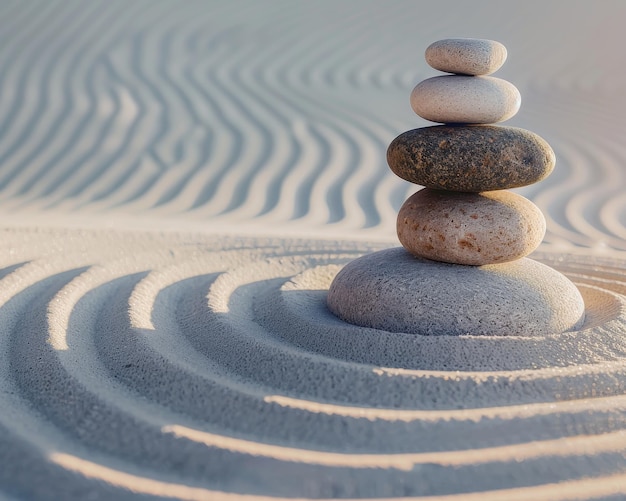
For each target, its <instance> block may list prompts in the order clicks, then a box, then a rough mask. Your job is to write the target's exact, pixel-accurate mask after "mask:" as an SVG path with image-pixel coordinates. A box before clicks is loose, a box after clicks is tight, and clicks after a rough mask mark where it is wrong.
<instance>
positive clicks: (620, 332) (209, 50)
mask: <svg viewBox="0 0 626 501" xmlns="http://www.w3.org/2000/svg"><path fill="white" fill-rule="evenodd" d="M625 18H626V4H624V3H623V2H621V1H613V2H611V1H604V2H582V1H569V0H567V1H565V0H560V1H559V0H557V1H553V2H549V3H548V2H538V1H525V2H516V3H513V2H497V1H492V2H486V1H474V2H452V1H437V2H424V1H418V2H415V1H390V2H368V1H357V0H351V1H343V2H330V1H318V2H306V3H305V2H293V1H291V0H289V1H287V0H285V1H276V0H273V1H266V2H256V1H249V2H242V1H235V2H217V1H216V2H184V3H183V2H163V1H134V2H125V1H90V2H73V1H58V2H56V1H55V2H53V1H38V2H36V1H33V2H19V1H5V2H2V3H1V4H0V37H1V38H2V43H0V83H1V87H0V89H1V92H0V217H1V218H2V224H1V226H0V499H2V500H4V499H11V500H12V499H124V498H135V497H138V498H141V497H157V498H175V499H192V500H193V499H231V498H232V499H266V498H267V499H280V498H289V499H291V498H331V497H340V498H377V497H378V498H380V497H402V496H409V497H415V498H417V499H422V500H425V499H443V500H472V499H477V500H481V501H488V500H500V499H520V500H521V499H539V500H543V499H545V500H548V499H549V500H553V499H557V500H566V499H568V500H569V499H624V498H626V459H625V454H626V391H625V389H626V363H625V362H624V356H625V353H626V342H625V340H626V337H625V335H626V143H625V142H624V125H623V124H624V116H626V71H624V69H623V33H622V32H623V26H622V24H623V20H624V19H625ZM445 37H481V38H491V39H495V40H498V41H500V42H502V43H504V44H505V45H506V46H507V48H508V51H509V58H508V61H507V62H506V63H505V65H504V67H503V68H502V69H501V70H500V71H498V72H497V73H496V74H495V76H497V77H500V78H505V79H507V80H509V81H511V82H512V83H514V84H515V85H516V86H517V87H518V88H519V90H520V92H521V94H522V106H521V109H520V112H519V113H518V115H517V116H515V117H514V118H513V119H511V120H509V121H508V122H506V124H507V125H512V126H518V127H523V128H526V129H529V130H532V131H533V132H536V133H538V134H540V135H541V136H542V137H543V138H544V139H546V140H547V141H548V142H549V143H550V144H551V145H552V147H553V149H554V150H555V153H556V156H557V166H556V169H555V171H554V173H553V174H552V175H551V176H550V177H549V178H548V179H546V180H545V181H543V182H541V183H539V184H537V185H534V186H530V187H526V188H521V189H517V190H515V191H516V192H518V193H520V194H522V195H524V196H526V197H528V198H530V199H531V200H533V201H534V202H535V203H536V204H537V205H538V206H539V207H540V208H541V209H542V211H543V212H544V214H545V216H546V219H547V223H548V231H547V235H546V238H545V242H544V244H543V245H542V246H541V248H540V250H539V251H538V252H537V253H536V254H535V255H534V257H535V258H536V259H538V260H540V261H542V262H544V263H547V264H549V265H551V266H554V267H555V268H556V269H558V270H559V271H561V272H563V273H565V274H566V275H567V276H568V277H570V278H571V279H572V280H573V281H574V282H575V283H576V284H577V285H578V286H579V288H580V290H581V292H582V294H583V296H584V298H585V301H586V308H587V310H586V322H585V325H583V327H582V328H581V329H580V330H578V331H576V332H570V333H565V334H560V335H548V336H534V337H518V336H503V337H489V338H488V339H486V338H485V337H481V336H472V335H466V336H437V337H429V336H415V335H408V334H402V333H389V332H382V331H377V330H372V329H362V328H357V327H354V326H352V325H348V324H345V323H343V322H341V321H340V320H338V319H337V318H335V317H334V316H333V315H332V314H330V313H329V312H328V310H327V308H326V306H325V297H326V291H327V289H328V286H329V284H330V282H331V280H332V278H333V276H334V275H335V274H336V273H337V271H338V270H339V269H340V268H341V266H342V265H344V264H345V263H347V262H349V261H350V260H352V259H354V258H355V257H357V256H360V255H362V254H364V253H367V252H371V251H375V250H380V249H383V248H387V247H391V246H396V245H398V243H397V240H396V238H395V218H396V213H397V210H398V209H399V207H400V206H401V205H402V203H403V202H404V200H405V199H406V198H407V197H408V196H409V195H410V194H411V193H413V192H414V191H415V190H416V187H415V186H412V185H410V184H409V183H406V182H405V181H402V180H401V179H399V178H397V177H396V176H394V175H393V174H392V173H391V171H390V170H389V169H388V168H387V166H386V162H385V151H386V147H387V145H388V144H389V142H390V141H391V140H392V139H393V138H394V137H395V136H397V135H398V134H400V133H401V132H403V131H406V130H408V129H411V128H416V127H422V126H426V125H429V123H428V122H426V121H424V120H422V119H420V118H419V117H417V116H416V115H415V114H414V113H413V112H412V111H411V109H410V106H409V93H410V91H411V89H412V88H413V86H414V85H415V84H416V83H417V82H418V81H420V80H422V79H424V78H428V77H431V76H435V75H437V74H438V73H437V72H436V71H435V70H432V69H431V68H429V67H428V66H427V64H426V63H425V61H424V58H423V52H424V49H425V48H426V47H427V46H428V45H429V44H430V43H431V42H432V41H434V40H438V39H441V38H445Z"/></svg>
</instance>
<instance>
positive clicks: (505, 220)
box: [397, 188, 546, 265]
mask: <svg viewBox="0 0 626 501" xmlns="http://www.w3.org/2000/svg"><path fill="white" fill-rule="evenodd" d="M397 231H398V238H399V240H400V243H401V244H402V246H403V247H405V248H406V249H407V250H408V251H409V252H411V253H412V254H414V255H416V256H420V257H424V258H427V259H432V260H435V261H443V262H446V263H457V264H465V265H483V264H491V263H505V262H507V261H513V260H514V259H519V258H521V257H523V256H527V255H528V254H530V253H531V252H532V251H533V250H535V249H536V248H537V246H538V245H539V244H540V243H541V240H542V239H543V236H544V234H545V231H546V221H545V218H544V217H543V214H542V213H541V211H540V210H539V208H538V207H537V206H536V205H535V204H533V203H532V202H531V201H530V200H527V199H526V198H524V197H522V196H521V195H517V194H515V193H513V192H510V191H504V190H500V191H488V192H484V193H460V192H451V191H438V190H431V189H429V188H424V189H423V190H420V191H418V192H417V193H415V194H413V195H412V196H411V197H409V198H408V199H407V200H406V202H404V204H403V205H402V207H401V208H400V212H399V213H398V220H397Z"/></svg>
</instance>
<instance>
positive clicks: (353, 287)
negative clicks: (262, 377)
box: [327, 39, 584, 336]
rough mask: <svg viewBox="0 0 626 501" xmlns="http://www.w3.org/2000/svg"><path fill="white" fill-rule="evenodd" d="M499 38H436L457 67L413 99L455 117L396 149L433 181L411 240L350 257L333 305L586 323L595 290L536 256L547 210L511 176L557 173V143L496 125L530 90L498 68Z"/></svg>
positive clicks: (541, 330)
mask: <svg viewBox="0 0 626 501" xmlns="http://www.w3.org/2000/svg"><path fill="white" fill-rule="evenodd" d="M506 56H507V52H506V48H505V47H504V46H503V45H502V44H500V43H498V42H495V41H491V40H479V39H447V40H441V41H439V42H435V43H434V44H432V45H430V46H429V47H428V49H427V50H426V60H427V62H428V64H430V66H432V67H433V68H435V69H437V70H440V71H444V72H448V73H452V74H450V75H443V76H437V77H433V78H429V79H427V80H424V81H422V82H420V83H419V84H418V85H417V86H416V87H415V88H414V89H413V92H412V93H411V106H412V108H413V110H414V111H415V112H416V113H417V114H418V115H419V116H421V117H422V118H425V119H427V120H430V121H433V122H439V123H443V124H444V125H438V126H432V127H424V128H420V129H414V130H410V131H408V132H405V133H403V134H401V135H400V136H398V137H397V138H396V139H394V140H393V142H392V143H391V144H390V146H389V148H388V151H387V161H388V164H389V166H390V168H391V170H392V171H393V172H394V173H395V174H397V175H398V176H400V177H401V178H403V179H405V180H407V181H409V182H411V183H415V184H417V185H421V186H424V188H423V189H421V190H420V191H418V192H417V193H415V194H414V195H412V196H411V197H410V198H409V199H408V200H406V202H405V203H404V205H403V206H402V208H401V209H400V212H399V214H398V220H397V232H398V238H399V240H400V243H401V244H402V246H403V247H404V248H405V249H406V250H408V251H409V252H410V255H408V254H407V253H406V251H404V250H399V249H391V250H387V251H381V252H377V253H374V254H370V255H368V256H364V257H362V258H359V259H357V260H355V261H353V262H352V263H349V264H348V265H347V266H346V267H345V268H344V269H343V270H342V271H341V272H339V274H338V275H337V276H336V277H335V279H334V281H333V283H332V284H331V287H330V289H329V294H328V300H327V302H328V306H329V308H330V310H331V311H332V312H333V313H334V314H335V315H337V316H338V317H340V318H341V319H343V320H345V321H347V322H350V323H353V324H356V325H360V326H364V327H373V328H379V329H385V330H390V331H401V332H409V333H414V334H435V335H437V334H440V335H441V334H447V335H460V334H476V335H531V336H532V335H542V334H546V333H554V332H564V331H567V330H572V329H575V328H577V327H579V326H580V325H581V324H582V322H583V319H584V302H583V300H582V297H581V295H580V293H579V291H578V289H577V288H576V287H575V285H574V284H572V283H571V282H570V281H569V280H568V279H567V278H566V277H564V276H563V275H561V274H560V273H558V272H557V271H555V270H553V269H551V268H549V267H547V266H545V265H542V264H540V263H538V262H536V261H533V260H531V259H528V258H525V257H524V256H527V255H528V254H530V253H531V252H532V251H533V250H535V249H536V247H537V246H538V245H539V244H540V243H541V241H542V239H543V237H544V234H545V229H546V223H545V219H544V217H543V214H542V213H541V211H540V210H539V208H538V207H536V206H535V205H534V204H533V203H532V202H530V201H529V200H527V199H526V198H524V197H522V196H520V195H517V194H515V193H513V192H511V191H507V190H508V189H510V188H517V187H521V186H526V185H530V184H532V183H536V182H538V181H540V180H542V179H544V178H545V177H546V176H548V175H549V174H550V172H551V171H552V169H553V168H554V165H555V156H554V152H553V151H552V149H551V148H550V146H549V145H548V143H547V142H546V141H544V140H543V139H542V138H541V137H539V136H538V135H536V134H534V133H532V132H530V131H527V130H524V129H520V128H516V127H506V126H499V125H492V124H495V123H498V122H502V121H504V120H507V119H509V118H511V117H512V116H514V115H515V114H516V113H517V111H518V110H519V107H520V103H521V97H520V94H519V91H518V90H517V88H515V86H514V85H512V84H511V83H509V82H507V81H505V80H502V79H499V78H495V77H491V76H487V75H490V74H491V73H493V72H495V71H496V70H498V69H499V68H500V67H501V66H502V64H503V63H504V61H505V60H506Z"/></svg>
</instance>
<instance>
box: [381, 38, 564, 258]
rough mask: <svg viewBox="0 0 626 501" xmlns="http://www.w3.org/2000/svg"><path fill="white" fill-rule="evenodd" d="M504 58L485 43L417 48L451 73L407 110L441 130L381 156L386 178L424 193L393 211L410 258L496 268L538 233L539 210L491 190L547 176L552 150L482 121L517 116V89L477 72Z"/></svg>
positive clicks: (533, 242) (418, 91) (541, 224)
mask: <svg viewBox="0 0 626 501" xmlns="http://www.w3.org/2000/svg"><path fill="white" fill-rule="evenodd" d="M506 55H507V52H506V48H505V47H504V46H503V45H502V44H500V43H498V42H494V41H491V40H477V39H449V40H441V41H439V42H435V43H434V44H432V45H431V46H430V47H428V49H426V61H427V62H428V63H429V64H430V65H431V66H432V67H433V68H435V69H438V70H441V71H446V72H449V73H454V74H453V75H445V76H438V77H433V78H429V79H428V80H424V81H423V82H420V83H419V84H418V85H417V86H416V87H415V89H413V92H412V93H411V106H412V108H413V110H414V111H415V112H416V113H417V114H418V115H419V116H421V117H422V118H425V119H426V120H430V121H433V122H441V123H445V124H448V125H444V126H435V127H425V128H421V129H415V130H411V131H408V132H405V133H404V134H401V135H400V136H398V137H397V138H396V139H394V141H393V142H392V143H391V144H390V145H389V149H388V150H387V161H388V163H389V166H390V167H391V170H392V171H393V172H394V173H395V174H397V175H398V176H400V177H401V178H403V179H405V180H407V181H409V182H411V183H415V184H419V185H422V186H425V187H426V189H423V190H421V191H419V192H417V193H416V194H415V195H413V196H412V197H410V198H409V199H408V200H407V201H406V202H405V204H404V205H403V206H402V208H401V209H400V213H399V215H398V225H397V230H398V238H399V239H400V243H401V244H402V245H403V246H404V247H405V248H406V249H407V250H408V251H409V252H411V253H412V254H414V255H416V256H420V257H425V258H428V259H433V260H435V261H444V262H448V263H454V264H468V265H484V264H494V263H503V262H506V261H513V260H514V259H519V258H521V257H524V256H526V255H528V254H530V253H531V252H532V251H533V250H535V248H536V247H537V246H538V245H539V244H540V243H541V241H542V239H543V237H544V234H545V229H546V223H545V219H544V217H543V214H542V213H541V211H540V210H539V209H538V208H537V207H536V206H535V205H534V204H533V203H532V202H530V201H529V200H527V199H525V198H524V197H521V196H519V195H516V194H514V193H512V192H509V191H500V190H506V189H509V188H517V187H519V186H525V185H529V184H532V183H536V182H537V181H540V180H541V179H543V178H545V177H546V176H547V175H548V174H550V172H552V169H553V168H554V164H555V157H554V152H553V151H552V148H550V145H548V143H546V142H545V141H544V140H543V139H542V138H540V137H539V136H537V135H536V134H533V133H532V132H530V131H527V130H523V129H519V128H515V127H504V126H489V125H482V124H491V123H496V122H502V121H504V120H507V119H508V118H511V117H512V116H513V115H515V114H516V113H517V111H518V110H519V107H520V102H521V97H520V94H519V91H518V90H517V88H516V87H515V86H514V85H513V84H511V83H509V82H507V81H506V80H502V79H499V78H494V77H490V76H485V75H488V74H491V73H493V72H495V71H496V70H498V69H499V68H500V67H501V66H502V64H503V63H504V61H505V59H506ZM477 124H481V125H477ZM494 190H499V191H494Z"/></svg>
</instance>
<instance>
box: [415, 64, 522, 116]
mask: <svg viewBox="0 0 626 501" xmlns="http://www.w3.org/2000/svg"><path fill="white" fill-rule="evenodd" d="M521 103H522V97H521V96H520V93H519V91H518V90H517V87H515V86H514V85H513V84H512V83H510V82H507V81H506V80H502V79H501V78H495V77H468V76H462V75H444V76H440V77H433V78H428V79H426V80H423V81H422V82H420V83H418V84H417V85H416V86H415V88H414V89H413V91H412V92H411V107H412V108H413V111H415V113H417V114H418V115H419V116H420V117H422V118H425V119H426V120H430V121H431V122H440V123H464V124H491V123H497V122H503V121H504V120H508V119H509V118H511V117H512V116H514V115H515V114H516V113H517V111H518V110H519V107H520V105H521Z"/></svg>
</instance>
